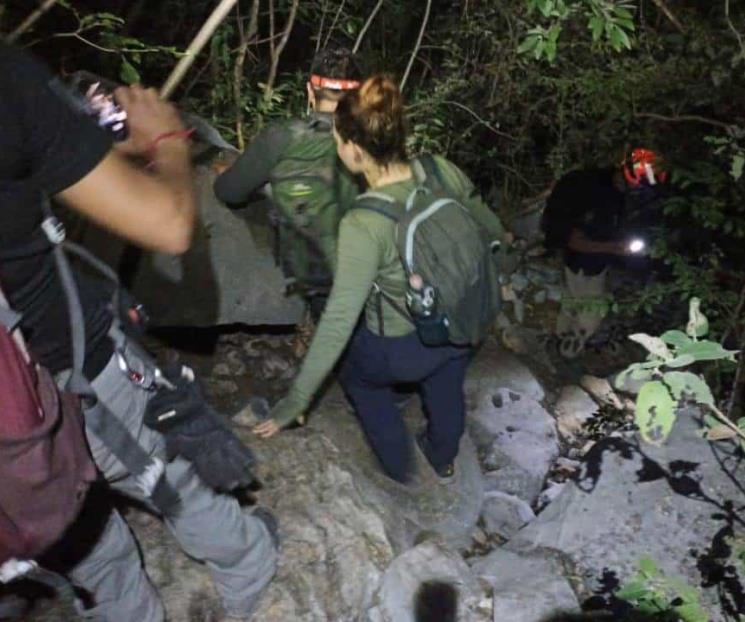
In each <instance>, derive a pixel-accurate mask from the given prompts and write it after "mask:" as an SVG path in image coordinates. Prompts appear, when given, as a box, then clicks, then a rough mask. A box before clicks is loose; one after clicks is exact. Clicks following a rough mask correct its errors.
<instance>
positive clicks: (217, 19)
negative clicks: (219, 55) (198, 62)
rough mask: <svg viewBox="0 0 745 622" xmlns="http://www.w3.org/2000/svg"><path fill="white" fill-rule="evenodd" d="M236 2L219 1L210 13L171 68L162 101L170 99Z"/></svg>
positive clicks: (163, 90)
mask: <svg viewBox="0 0 745 622" xmlns="http://www.w3.org/2000/svg"><path fill="white" fill-rule="evenodd" d="M236 2H238V0H220V3H219V4H218V5H217V7H215V10H214V11H212V13H211V15H210V16H209V17H208V18H207V21H206V22H205V23H204V25H203V26H202V28H201V29H200V30H199V32H198V33H197V35H196V36H195V37H194V39H193V41H192V42H191V43H190V44H189V47H188V48H187V49H186V53H185V54H184V56H183V57H182V58H181V60H180V61H179V62H178V64H177V65H176V66H175V67H174V68H173V71H172V72H171V75H169V76H168V79H167V80H166V81H165V83H164V84H163V86H162V88H161V89H160V96H161V97H162V98H163V99H168V98H169V97H170V95H171V94H172V93H173V91H174V90H175V88H176V87H177V86H178V85H179V83H180V82H181V80H182V79H183V77H184V76H185V75H186V72H187V71H189V67H191V65H192V63H193V62H194V59H195V58H196V57H197V55H198V54H199V52H201V51H202V48H203V47H204V46H205V44H206V43H207V41H209V39H210V37H211V36H212V35H213V34H214V32H215V30H217V27H218V26H219V25H220V24H221V23H222V21H223V20H224V19H225V16H226V15H227V14H228V13H229V12H230V10H231V9H232V8H233V7H234V6H235V3H236Z"/></svg>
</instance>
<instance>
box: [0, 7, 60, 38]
mask: <svg viewBox="0 0 745 622" xmlns="http://www.w3.org/2000/svg"><path fill="white" fill-rule="evenodd" d="M55 4H57V0H44V2H42V3H41V5H40V6H39V8H37V9H36V10H35V11H33V12H32V13H30V14H29V15H28V17H26V19H24V20H23V21H22V22H21V23H20V24H19V25H18V26H17V27H16V29H15V30H14V31H13V32H11V33H10V34H9V35H8V36H7V37H6V38H5V40H6V41H7V42H8V43H14V42H15V41H16V40H17V39H18V37H20V36H21V35H22V34H23V33H24V32H26V31H27V30H28V29H29V28H31V26H33V25H34V24H35V23H36V22H37V21H38V20H39V18H40V17H41V16H42V15H44V13H46V12H47V11H48V10H49V9H51V8H52V7H53V6H54V5H55Z"/></svg>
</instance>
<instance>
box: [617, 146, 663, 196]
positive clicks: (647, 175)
mask: <svg viewBox="0 0 745 622" xmlns="http://www.w3.org/2000/svg"><path fill="white" fill-rule="evenodd" d="M660 164H661V158H660V157H659V156H658V155H657V154H656V153H655V152H654V151H652V150H651V149H641V148H637V149H633V150H632V151H631V152H630V153H629V154H628V155H627V156H626V157H625V158H624V160H623V162H622V163H621V169H622V170H623V177H624V179H625V180H626V183H627V184H628V185H629V187H631V188H638V187H640V186H655V185H657V184H658V183H665V182H666V181H667V171H664V170H662V168H661V165H660Z"/></svg>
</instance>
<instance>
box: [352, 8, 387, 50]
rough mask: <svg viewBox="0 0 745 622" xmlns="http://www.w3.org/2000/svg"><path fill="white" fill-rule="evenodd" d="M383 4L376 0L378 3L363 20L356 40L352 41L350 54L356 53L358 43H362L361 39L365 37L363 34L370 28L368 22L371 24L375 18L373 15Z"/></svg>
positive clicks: (358, 47) (358, 46)
mask: <svg viewBox="0 0 745 622" xmlns="http://www.w3.org/2000/svg"><path fill="white" fill-rule="evenodd" d="M382 6H383V0H378V3H377V4H376V5H375V8H374V9H373V10H372V13H370V15H368V16H367V21H366V22H365V25H364V26H363V27H362V30H360V34H358V35H357V41H355V42H354V47H353V48H352V54H356V53H357V50H359V49H360V44H361V43H362V39H364V38H365V34H366V33H367V29H368V28H370V24H372V22H373V20H374V19H375V16H376V15H377V14H378V11H380V7H382Z"/></svg>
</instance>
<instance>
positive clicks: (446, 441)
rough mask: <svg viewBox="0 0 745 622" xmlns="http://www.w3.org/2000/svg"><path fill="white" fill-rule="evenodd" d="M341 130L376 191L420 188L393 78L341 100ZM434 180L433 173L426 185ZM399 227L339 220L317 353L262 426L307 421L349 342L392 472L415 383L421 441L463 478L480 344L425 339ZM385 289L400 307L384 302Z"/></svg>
mask: <svg viewBox="0 0 745 622" xmlns="http://www.w3.org/2000/svg"><path fill="white" fill-rule="evenodd" d="M334 137H335V140H336V144H337V152H338V154H339V157H340V159H341V161H342V162H343V163H344V165H345V166H346V167H347V168H348V169H349V170H350V172H352V173H355V174H362V175H364V177H365V179H366V181H367V184H368V186H369V187H370V190H371V191H372V192H377V193H384V194H385V195H387V196H389V197H392V198H393V199H395V200H396V201H397V202H405V201H406V198H407V197H408V195H409V194H410V193H411V191H412V190H413V189H415V188H416V187H417V186H418V185H419V183H420V182H418V181H417V179H418V177H417V175H415V167H419V168H416V170H417V171H421V170H422V168H421V165H420V164H419V161H418V160H411V161H410V160H409V158H408V156H407V151H406V123H405V118H404V110H403V100H402V97H401V93H400V92H399V90H398V87H397V85H396V83H395V82H393V81H392V79H391V78H390V77H388V76H385V75H376V76H373V77H371V78H369V79H368V80H366V81H365V82H364V83H363V84H362V86H361V87H360V89H359V90H357V91H350V92H349V93H347V94H346V95H345V96H344V97H343V98H342V99H341V100H340V101H339V104H338V106H337V109H336V112H335V114H334ZM430 161H431V162H432V166H433V167H434V168H433V173H434V175H435V176H436V177H437V180H438V183H439V184H440V186H441V187H444V188H445V189H447V192H448V194H449V195H451V196H452V197H453V198H456V199H457V200H458V201H460V202H461V203H462V204H463V205H465V206H466V207H467V208H468V209H469V210H470V211H471V213H472V215H473V216H474V217H475V218H476V219H477V220H478V221H479V222H480V223H481V224H482V225H484V226H485V227H486V228H487V230H488V231H489V232H490V234H492V235H493V238H494V239H496V238H499V237H501V236H502V227H501V225H500V223H499V220H498V219H497V217H496V216H495V215H494V214H493V213H492V212H491V210H489V208H488V207H487V206H486V205H485V204H484V202H483V201H482V200H481V198H480V197H479V196H478V193H477V192H476V191H475V189H474V187H473V184H471V182H470V181H469V180H468V178H467V177H466V176H465V175H464V174H463V173H462V172H461V171H460V170H459V169H458V168H457V167H456V166H455V165H453V164H451V163H450V162H448V161H447V160H445V159H444V158H441V157H438V156H434V157H430ZM428 180H429V175H427V179H425V185H426V184H427V182H428ZM394 227H395V225H394V222H393V221H392V220H391V219H389V218H387V217H386V216H384V215H382V214H379V213H376V212H375V211H373V210H370V209H354V206H352V208H351V209H350V210H349V211H348V212H347V213H346V215H345V216H344V218H343V219H342V221H341V224H340V227H339V242H338V252H337V268H336V276H335V279H334V285H333V288H332V290H331V295H330V298H329V301H328V304H327V305H326V310H325V311H324V314H323V317H322V318H321V321H320V324H319V326H318V329H317V331H316V334H315V336H314V339H313V342H312V344H311V346H310V350H309V351H308V354H307V356H306V358H305V360H304V362H303V365H302V368H301V370H300V373H299V374H298V376H297V378H296V379H295V382H294V383H293V386H292V388H291V389H290V392H289V394H288V395H287V396H286V397H285V398H284V399H282V400H280V401H279V402H278V403H277V405H276V406H275V407H274V408H273V409H272V412H271V413H270V418H269V419H268V420H267V421H266V422H264V423H262V424H260V425H259V426H257V427H256V428H255V429H254V431H255V433H256V434H258V435H260V436H263V437H268V436H272V435H273V434H275V433H276V432H277V431H278V430H279V429H280V428H282V427H284V426H286V425H288V424H290V423H292V422H294V421H297V420H299V419H301V418H302V416H303V415H304V413H305V411H306V410H307V409H308V407H309V405H310V403H311V400H312V398H313V397H314V395H315V393H316V391H317V390H318V389H319V387H320V386H321V384H322V383H323V381H324V379H325V378H326V376H327V375H328V374H329V372H330V371H331V370H332V368H333V366H334V364H335V363H336V362H337V360H338V359H339V357H340V356H341V355H342V353H343V352H344V350H345V347H346V348H347V350H346V354H345V356H344V358H343V361H342V364H341V369H340V374H339V380H340V382H341V384H342V386H343V387H344V390H345V392H346V394H347V397H348V398H349V400H350V402H351V403H352V405H353V406H354V409H355V411H356V413H357V416H358V418H359V420H360V423H361V425H362V427H363V429H364V431H365V434H366V436H367V439H368V441H369V443H370V445H371V446H372V449H373V451H374V452H375V454H376V455H377V457H378V458H379V460H380V462H381V464H382V466H383V469H384V470H385V472H386V473H387V474H388V475H389V476H390V477H392V478H393V479H395V480H398V481H400V482H406V481H408V480H409V478H410V475H411V464H412V460H411V449H410V446H411V443H410V441H409V438H408V435H407V432H406V428H405V426H404V422H403V418H402V415H401V413H400V412H399V410H398V408H397V407H396V404H395V402H394V397H395V393H394V387H395V386H396V385H399V384H415V385H416V386H417V387H418V389H419V392H420V395H421V397H422V402H423V404H424V409H425V411H426V414H427V419H428V425H427V427H426V430H424V431H423V433H422V434H420V435H418V436H417V442H418V444H419V446H420V448H421V449H422V451H423V453H424V455H425V456H426V457H427V459H428V460H429V462H430V464H431V465H432V467H433V469H434V470H435V472H436V473H437V474H438V476H440V478H442V479H443V480H447V479H450V478H451V477H452V476H453V475H454V461H455V457H456V455H457V453H458V445H459V441H460V437H461V435H462V434H463V429H464V419H465V408H464V400H463V380H464V376H465V371H466V367H467V364H468V360H469V354H470V348H467V347H455V346H451V345H445V346H436V347H428V346H425V345H424V344H423V343H422V342H421V340H420V339H419V336H418V334H417V332H416V329H415V326H414V324H413V323H412V321H411V319H410V318H408V317H406V316H405V315H404V314H402V313H400V310H402V309H405V308H406V302H405V292H406V288H407V281H406V275H405V272H404V268H403V265H402V263H401V260H400V258H399V254H398V250H397V246H396V241H395V239H394ZM376 288H379V289H380V290H382V292H383V293H384V294H385V296H384V297H385V299H386V300H387V301H388V300H390V301H393V302H394V303H395V304H396V306H397V307H399V309H398V310H397V309H396V308H395V307H394V306H393V305H392V304H386V303H383V304H380V299H381V297H380V296H379V295H376V293H375V292H376ZM363 311H364V317H362V318H360V316H361V314H362V313H363ZM383 326H384V327H385V329H384V334H381V327H383ZM355 327H356V330H355ZM350 337H351V340H350ZM347 344H348V347H347Z"/></svg>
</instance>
